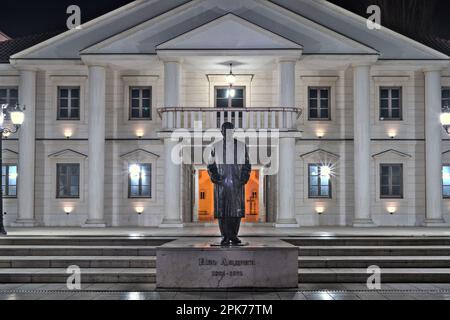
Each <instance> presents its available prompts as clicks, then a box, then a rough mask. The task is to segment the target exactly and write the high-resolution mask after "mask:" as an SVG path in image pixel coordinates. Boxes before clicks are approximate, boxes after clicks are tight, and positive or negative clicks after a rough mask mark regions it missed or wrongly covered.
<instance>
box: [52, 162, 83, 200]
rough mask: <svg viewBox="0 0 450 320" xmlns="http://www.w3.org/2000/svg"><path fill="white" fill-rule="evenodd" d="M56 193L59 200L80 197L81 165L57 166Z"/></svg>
mask: <svg viewBox="0 0 450 320" xmlns="http://www.w3.org/2000/svg"><path fill="white" fill-rule="evenodd" d="M56 167H57V169H56V170H57V178H56V184H57V186H56V190H57V191H56V192H57V195H56V196H57V198H61V199H64V198H79V197H80V165H79V164H66V163H64V164H57V165H56Z"/></svg>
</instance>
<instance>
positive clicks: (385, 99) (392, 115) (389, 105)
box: [380, 87, 402, 120]
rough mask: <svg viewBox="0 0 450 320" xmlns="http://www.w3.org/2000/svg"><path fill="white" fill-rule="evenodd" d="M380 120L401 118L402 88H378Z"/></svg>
mask: <svg viewBox="0 0 450 320" xmlns="http://www.w3.org/2000/svg"><path fill="white" fill-rule="evenodd" d="M380 120H402V88H385V87H381V88H380Z"/></svg>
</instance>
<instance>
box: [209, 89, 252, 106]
mask: <svg viewBox="0 0 450 320" xmlns="http://www.w3.org/2000/svg"><path fill="white" fill-rule="evenodd" d="M215 91H216V108H245V87H232V88H230V87H216V90H215Z"/></svg>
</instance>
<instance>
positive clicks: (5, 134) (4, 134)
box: [3, 132, 11, 139]
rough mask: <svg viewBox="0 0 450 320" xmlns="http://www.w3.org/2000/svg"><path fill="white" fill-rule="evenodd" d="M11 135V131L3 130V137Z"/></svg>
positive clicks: (6, 137)
mask: <svg viewBox="0 0 450 320" xmlns="http://www.w3.org/2000/svg"><path fill="white" fill-rule="evenodd" d="M10 136H11V132H3V138H5V139H8V138H9V137H10Z"/></svg>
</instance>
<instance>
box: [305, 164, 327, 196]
mask: <svg viewBox="0 0 450 320" xmlns="http://www.w3.org/2000/svg"><path fill="white" fill-rule="evenodd" d="M308 180H309V198H331V177H330V175H329V173H328V170H327V169H325V167H324V166H323V165H320V164H310V165H309V172H308Z"/></svg>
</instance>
